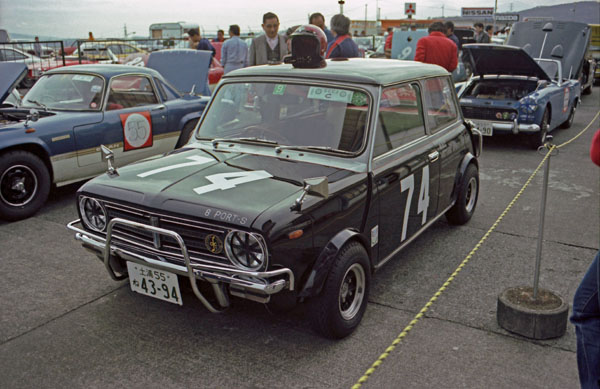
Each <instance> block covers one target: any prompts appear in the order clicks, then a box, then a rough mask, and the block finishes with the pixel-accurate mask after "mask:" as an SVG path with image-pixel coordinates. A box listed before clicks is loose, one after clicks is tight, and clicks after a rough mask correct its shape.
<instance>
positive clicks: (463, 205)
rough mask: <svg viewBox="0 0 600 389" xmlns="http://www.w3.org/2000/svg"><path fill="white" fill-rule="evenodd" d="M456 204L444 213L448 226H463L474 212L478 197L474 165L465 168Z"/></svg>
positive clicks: (477, 174) (477, 179)
mask: <svg viewBox="0 0 600 389" xmlns="http://www.w3.org/2000/svg"><path fill="white" fill-rule="evenodd" d="M457 193H458V196H457V198H456V203H454V205H453V206H452V208H450V209H449V210H448V211H447V212H446V219H447V220H448V222H449V223H450V224H456V225H461V224H465V223H466V222H468V221H469V220H471V217H472V216H473V213H474V212H475V207H476V206H477V198H478V196H479V170H478V169H477V166H475V164H470V165H469V166H467V170H466V171H465V175H464V176H463V178H462V180H461V182H460V184H459V187H458V192H457Z"/></svg>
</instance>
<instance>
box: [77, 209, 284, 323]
mask: <svg viewBox="0 0 600 389" xmlns="http://www.w3.org/2000/svg"><path fill="white" fill-rule="evenodd" d="M77 224H81V220H80V219H77V220H74V221H72V222H70V223H69V224H67V228H68V229H70V230H72V231H74V232H75V240H78V241H80V242H81V243H82V244H83V246H84V247H85V248H87V249H88V250H90V251H92V252H93V253H95V254H96V255H97V256H98V257H99V258H100V260H101V261H102V262H103V263H104V266H105V267H106V270H107V271H108V274H109V275H110V276H111V277H112V278H113V279H114V280H123V279H125V278H127V274H125V273H119V272H118V271H115V270H114V269H113V267H112V266H111V258H114V257H119V258H122V259H123V260H125V261H131V262H136V263H139V264H142V265H147V266H150V267H153V268H155V269H159V270H164V271H168V272H171V273H175V274H178V275H181V276H186V277H188V278H189V280H190V284H191V286H192V290H193V291H194V294H195V295H196V297H198V299H199V300H200V301H201V302H202V303H203V304H204V306H205V307H206V308H207V309H208V310H210V311H211V312H220V311H221V310H222V309H218V308H215V307H214V306H213V305H212V304H211V303H210V302H209V301H208V300H206V298H205V297H204V296H203V295H202V293H200V291H199V289H198V285H197V284H196V280H200V281H206V282H209V283H211V284H212V286H213V291H214V292H215V295H216V299H217V301H218V302H219V305H221V308H226V307H227V306H228V305H229V297H228V295H227V294H226V293H225V291H224V290H223V289H224V288H223V287H224V286H225V285H228V286H229V293H231V294H232V295H234V296H238V297H243V298H246V299H249V300H254V301H258V302H263V303H266V302H268V301H269V299H270V296H271V295H272V294H275V293H278V292H280V291H282V290H283V289H286V288H287V289H289V290H294V274H293V272H292V271H291V270H290V269H287V268H283V269H277V270H272V271H265V272H253V271H248V270H242V269H234V268H229V267H224V266H219V265H207V264H199V263H192V262H191V260H190V256H189V254H188V250H187V247H186V245H185V243H184V241H183V238H182V237H181V236H180V235H179V234H178V233H176V232H173V231H170V230H166V229H163V228H159V227H154V226H150V225H147V224H142V223H137V222H133V221H130V220H125V219H120V218H115V219H112V220H111V221H110V222H109V223H108V226H107V229H106V231H107V232H106V238H105V237H104V236H102V235H99V234H94V233H91V232H89V231H85V230H83V229H81V228H78V227H76V225H77ZM116 224H122V225H127V226H130V227H134V228H139V229H142V230H146V231H150V232H153V233H157V234H162V235H167V236H170V237H172V238H173V239H175V240H176V241H177V243H178V244H179V247H180V249H181V253H182V254H183V260H184V262H185V266H182V265H177V264H174V263H170V262H167V261H166V260H165V261H161V260H157V259H154V258H149V257H147V256H144V255H140V254H138V253H135V252H133V251H131V250H128V249H123V248H120V247H118V246H116V245H115V244H114V243H113V242H112V240H113V228H114V226H115V225H116Z"/></svg>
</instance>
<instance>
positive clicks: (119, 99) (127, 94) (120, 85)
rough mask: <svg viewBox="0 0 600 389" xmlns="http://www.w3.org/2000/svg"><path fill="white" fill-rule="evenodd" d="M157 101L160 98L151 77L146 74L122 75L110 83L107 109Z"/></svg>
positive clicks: (143, 104) (155, 102)
mask: <svg viewBox="0 0 600 389" xmlns="http://www.w3.org/2000/svg"><path fill="white" fill-rule="evenodd" d="M157 103H158V99H157V97H156V94H155V93H154V89H153V88H152V84H151V83H150V79H149V78H147V77H144V76H121V77H115V78H113V80H112V82H111V84H110V92H109V95H108V105H107V106H106V109H107V110H109V111H110V110H113V109H122V108H132V107H141V106H145V105H151V104H157Z"/></svg>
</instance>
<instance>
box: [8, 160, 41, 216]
mask: <svg viewBox="0 0 600 389" xmlns="http://www.w3.org/2000/svg"><path fill="white" fill-rule="evenodd" d="M49 192H50V174H49V173H48V169H47V168H46V165H45V164H44V162H43V161H42V160H41V159H40V158H39V157H38V156H36V155H35V154H32V153H30V152H27V151H23V150H16V151H9V152H7V153H4V154H2V155H0V218H1V219H5V220H21V219H25V218H27V217H29V216H31V215H33V214H34V213H36V212H37V211H38V210H39V209H40V208H41V207H42V205H43V204H44V203H45V202H46V199H47V198H48V193H49Z"/></svg>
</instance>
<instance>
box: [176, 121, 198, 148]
mask: <svg viewBox="0 0 600 389" xmlns="http://www.w3.org/2000/svg"><path fill="white" fill-rule="evenodd" d="M197 122H198V120H190V121H189V122H187V123H185V126H183V129H182V130H181V134H180V135H179V139H178V140H177V144H176V145H175V148H176V149H178V148H180V147H183V146H184V145H185V144H186V143H187V142H188V141H189V140H190V138H191V137H192V132H193V131H194V128H196V123H197Z"/></svg>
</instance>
